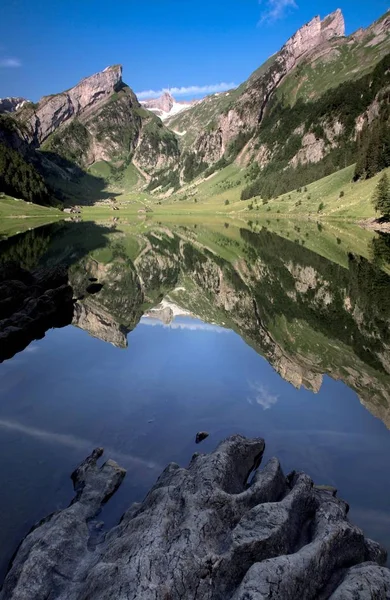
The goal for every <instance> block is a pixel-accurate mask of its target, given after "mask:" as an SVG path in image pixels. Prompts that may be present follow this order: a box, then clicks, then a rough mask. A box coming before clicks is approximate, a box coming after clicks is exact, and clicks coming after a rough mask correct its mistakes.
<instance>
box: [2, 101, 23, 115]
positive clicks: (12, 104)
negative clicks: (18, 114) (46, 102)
mask: <svg viewBox="0 0 390 600" xmlns="http://www.w3.org/2000/svg"><path fill="white" fill-rule="evenodd" d="M26 102H28V100H26V99H25V98H19V97H17V98H0V114H1V113H5V112H15V111H16V110H18V109H19V108H22V106H23V105H24V104H26Z"/></svg>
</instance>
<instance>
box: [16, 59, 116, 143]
mask: <svg viewBox="0 0 390 600" xmlns="http://www.w3.org/2000/svg"><path fill="white" fill-rule="evenodd" d="M121 83H122V66H121V65H116V66H113V67H107V68H106V69H104V71H101V72H100V73H96V74H95V75H91V76H90V77H86V78H85V79H82V80H81V81H80V83H78V84H77V85H76V86H75V87H73V88H71V89H70V90H68V91H67V92H63V93H61V94H55V95H53V96H45V97H43V98H42V99H41V100H40V102H39V104H38V107H37V108H36V109H35V110H34V111H32V113H31V114H30V116H29V117H28V119H27V122H26V124H27V126H28V129H29V134H28V135H29V142H32V143H33V144H34V145H36V146H39V145H40V144H42V143H43V142H44V141H45V140H46V139H47V138H48V137H49V135H50V134H51V133H53V132H54V131H55V130H56V129H58V127H60V125H62V124H63V123H65V122H66V121H68V120H69V119H70V118H71V117H74V116H78V115H81V114H84V113H87V112H88V110H89V109H91V108H92V107H94V108H96V107H97V106H99V105H100V104H101V103H103V102H104V101H105V100H107V98H108V97H109V96H110V95H111V94H112V93H113V92H114V91H115V90H116V89H117V87H118V86H119V85H120V84H121Z"/></svg>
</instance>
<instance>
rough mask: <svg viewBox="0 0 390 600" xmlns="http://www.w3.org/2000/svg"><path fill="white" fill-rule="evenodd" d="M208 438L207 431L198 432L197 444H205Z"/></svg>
mask: <svg viewBox="0 0 390 600" xmlns="http://www.w3.org/2000/svg"><path fill="white" fill-rule="evenodd" d="M208 437H209V434H208V433H207V431H198V433H197V434H196V438H195V444H200V442H203V440H205V439H206V438H208Z"/></svg>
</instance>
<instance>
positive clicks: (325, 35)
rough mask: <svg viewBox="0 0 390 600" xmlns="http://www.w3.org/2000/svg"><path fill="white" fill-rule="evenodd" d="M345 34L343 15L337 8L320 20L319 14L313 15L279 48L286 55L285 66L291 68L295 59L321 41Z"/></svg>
mask: <svg viewBox="0 0 390 600" xmlns="http://www.w3.org/2000/svg"><path fill="white" fill-rule="evenodd" d="M344 34H345V23H344V17H343V14H342V12H341V10H340V9H339V8H338V9H337V10H336V11H335V12H333V13H331V14H329V15H328V16H327V17H325V19H323V20H322V21H321V18H320V17H319V16H316V17H314V18H313V19H312V20H311V21H309V23H306V24H305V25H303V27H301V28H300V29H298V31H297V32H296V33H294V35H293V36H292V37H291V38H290V39H289V40H288V41H287V42H286V44H285V45H284V46H283V48H282V50H281V54H282V55H287V62H288V63H289V64H288V65H287V68H288V69H289V68H291V67H292V66H293V65H294V63H295V62H296V60H297V59H299V58H300V57H301V56H302V55H304V54H306V53H307V52H309V51H310V50H313V49H314V48H316V47H317V46H319V45H320V44H322V43H323V42H326V41H328V40H330V39H332V38H334V37H341V36H343V35H344Z"/></svg>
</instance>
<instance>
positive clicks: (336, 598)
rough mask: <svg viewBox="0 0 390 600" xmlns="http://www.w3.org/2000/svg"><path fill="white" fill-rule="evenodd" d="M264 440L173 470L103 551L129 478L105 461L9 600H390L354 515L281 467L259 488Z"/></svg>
mask: <svg viewBox="0 0 390 600" xmlns="http://www.w3.org/2000/svg"><path fill="white" fill-rule="evenodd" d="M263 451H264V442H263V440H262V439H246V438H244V437H241V436H238V435H237V436H233V437H231V438H229V439H227V440H226V441H224V442H222V443H221V444H220V445H219V447H218V448H217V449H216V450H215V451H214V452H213V453H212V454H209V455H195V456H194V457H193V459H192V461H191V463H190V465H189V467H188V469H184V468H180V467H179V466H178V465H176V464H171V465H169V466H168V467H167V468H166V469H165V471H164V472H163V473H162V475H161V476H160V478H159V479H158V481H157V483H156V484H155V486H154V487H153V488H152V489H151V491H150V492H149V494H148V495H147V496H146V498H145V500H144V501H143V502H142V503H141V504H135V505H133V506H131V507H130V508H129V510H128V511H127V512H126V513H125V514H124V516H123V518H122V520H121V522H120V524H119V525H118V526H117V527H115V528H113V529H112V530H111V531H110V532H109V533H108V534H107V535H106V537H105V539H102V540H98V539H97V538H96V535H94V534H93V528H92V527H91V525H90V523H91V520H92V519H93V518H94V517H95V516H96V514H97V513H98V512H99V509H100V507H101V506H102V504H103V503H104V502H106V501H107V500H108V499H109V497H110V496H111V495H112V494H113V493H114V492H115V490H116V489H117V488H118V486H119V485H120V483H121V481H122V479H123V477H124V471H123V470H122V469H120V467H119V466H118V465H117V464H116V463H114V462H112V461H107V462H106V463H105V464H104V465H103V466H102V467H99V466H98V465H97V462H96V461H97V459H98V458H99V457H100V456H101V454H102V452H103V451H102V450H101V449H97V450H95V451H94V453H93V454H92V455H91V456H90V457H89V458H87V460H86V461H84V463H82V464H81V465H80V467H79V468H78V469H77V470H76V471H75V473H74V474H73V476H72V478H73V482H74V486H75V491H76V497H75V499H74V500H73V502H72V504H71V505H70V506H69V507H68V508H66V509H65V510H62V511H60V512H57V513H54V514H53V515H51V516H49V517H48V518H46V519H45V520H44V521H42V522H41V523H40V524H39V525H38V526H37V527H36V528H35V529H34V530H33V531H32V532H31V533H30V534H29V535H28V536H27V537H26V538H25V540H24V541H23V542H22V544H21V545H20V547H19V550H18V552H17V554H16V556H15V558H14V560H13V564H12V565H11V568H10V571H9V573H8V575H7V577H6V580H5V583H4V587H3V590H2V592H1V593H0V600H27V599H28V600H42V599H43V598H50V600H54V599H59V600H65V599H66V600H86V599H87V598H88V600H97V599H99V600H108V599H113V598H115V600H125V599H127V600H130V599H131V600H141V599H142V600H152V599H153V600H179V599H186V600H187V599H188V600H195V599H198V600H200V599H202V600H222V599H223V600H226V599H231V600H260V599H271V598H272V599H275V600H276V599H277V600H293V599H299V600H308V599H312V600H322V599H325V598H331V599H332V600H342V599H343V600H348V599H351V600H352V599H371V598H375V599H387V598H389V597H390V571H389V570H388V569H386V568H384V567H383V566H381V565H383V564H384V562H385V560H386V553H385V551H384V550H383V549H382V548H381V547H380V546H379V545H378V544H376V543H375V542H373V541H371V540H368V539H366V538H365V537H364V535H363V533H362V531H361V530H360V529H359V528H358V527H355V526H354V525H352V524H351V523H350V522H349V521H348V520H347V516H346V515H347V512H348V506H347V505H346V504H345V502H343V501H342V500H339V499H338V498H336V497H335V495H334V494H335V492H334V491H332V490H331V489H327V488H321V489H320V488H316V487H315V486H314V485H313V482H312V480H311V479H310V477H308V476H307V475H305V474H303V473H292V474H290V475H289V476H288V477H285V476H284V474H283V472H282V470H281V467H280V465H279V462H278V461H277V459H275V458H273V459H271V460H270V461H269V462H268V463H267V464H266V466H265V467H264V469H262V470H258V471H256V472H255V474H254V476H253V477H252V478H251V479H250V484H249V485H248V484H247V481H248V477H249V476H250V474H251V473H252V471H253V469H254V468H255V467H256V466H257V465H258V464H259V461H260V459H261V456H262V453H263Z"/></svg>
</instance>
